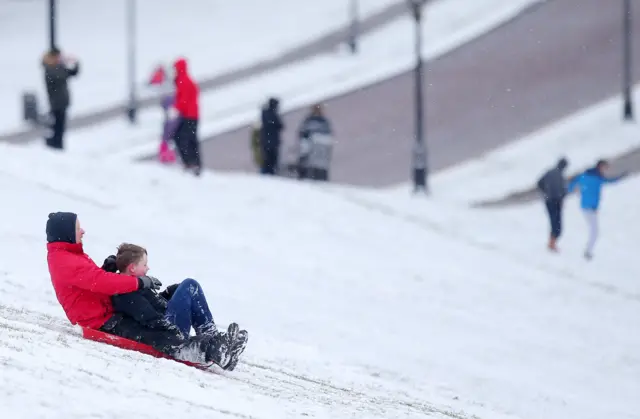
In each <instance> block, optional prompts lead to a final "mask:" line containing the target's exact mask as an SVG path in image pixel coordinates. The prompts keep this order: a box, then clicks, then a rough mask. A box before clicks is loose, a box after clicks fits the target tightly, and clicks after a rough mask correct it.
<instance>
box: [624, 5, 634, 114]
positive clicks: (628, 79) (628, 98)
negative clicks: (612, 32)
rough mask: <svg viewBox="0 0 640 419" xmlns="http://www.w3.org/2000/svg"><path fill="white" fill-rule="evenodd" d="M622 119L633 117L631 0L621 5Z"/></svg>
mask: <svg viewBox="0 0 640 419" xmlns="http://www.w3.org/2000/svg"><path fill="white" fill-rule="evenodd" d="M623 13H624V16H623V19H622V21H623V24H622V30H623V39H624V41H623V66H624V69H623V96H624V105H623V119H624V120H625V121H632V120H633V119H634V118H633V98H632V94H633V93H632V90H633V53H632V45H631V43H632V38H633V34H632V31H633V23H632V11H631V0H624V7H623Z"/></svg>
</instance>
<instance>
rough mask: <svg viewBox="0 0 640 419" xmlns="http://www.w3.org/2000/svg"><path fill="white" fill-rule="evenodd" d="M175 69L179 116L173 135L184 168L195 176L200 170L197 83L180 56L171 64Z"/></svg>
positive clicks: (177, 111) (175, 107) (176, 101)
mask: <svg viewBox="0 0 640 419" xmlns="http://www.w3.org/2000/svg"><path fill="white" fill-rule="evenodd" d="M173 67H174V69H175V74H176V76H175V80H174V82H175V87H176V99H175V104H174V109H175V113H177V115H178V116H179V118H180V122H179V124H178V128H177V129H176V133H175V135H174V138H175V142H176V146H177V147H178V150H179V151H180V157H181V158H182V162H183V164H184V167H185V169H187V170H192V171H193V173H194V174H195V175H196V176H199V175H200V172H201V170H202V161H201V158H200V143H199V141H198V120H199V118H200V109H199V94H200V91H199V89H198V85H197V84H196V83H195V82H194V81H193V79H192V78H191V76H190V75H189V72H188V69H187V60H185V59H184V58H180V59H178V60H176V62H175V63H174V65H173Z"/></svg>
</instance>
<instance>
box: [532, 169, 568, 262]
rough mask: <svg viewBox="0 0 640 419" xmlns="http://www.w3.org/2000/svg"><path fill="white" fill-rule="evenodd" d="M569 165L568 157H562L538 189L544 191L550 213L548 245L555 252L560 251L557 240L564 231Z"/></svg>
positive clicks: (544, 176) (541, 180)
mask: <svg viewBox="0 0 640 419" xmlns="http://www.w3.org/2000/svg"><path fill="white" fill-rule="evenodd" d="M568 165H569V162H568V161H567V159H566V158H564V157H563V158H561V159H560V160H559V161H558V163H557V164H556V166H555V167H554V168H552V169H549V170H548V171H547V172H546V173H545V174H544V175H543V176H542V177H541V178H540V179H539V180H538V189H539V190H540V192H542V195H543V197H544V203H545V206H546V207H547V214H548V215H549V223H550V225H551V233H550V234H549V243H548V244H547V247H548V248H549V250H551V251H553V252H557V251H558V247H557V241H558V238H559V237H560V234H561V233H562V203H563V201H564V198H565V196H566V195H567V186H566V182H565V178H564V171H565V169H566V168H567V166H568Z"/></svg>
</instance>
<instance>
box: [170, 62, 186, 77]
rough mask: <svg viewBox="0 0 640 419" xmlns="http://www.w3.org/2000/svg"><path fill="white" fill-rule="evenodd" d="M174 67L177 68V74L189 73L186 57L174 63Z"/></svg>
mask: <svg viewBox="0 0 640 419" xmlns="http://www.w3.org/2000/svg"><path fill="white" fill-rule="evenodd" d="M173 68H174V69H175V70H176V76H183V75H186V74H187V70H188V66H187V60H186V59H184V58H179V59H177V60H176V62H175V63H173Z"/></svg>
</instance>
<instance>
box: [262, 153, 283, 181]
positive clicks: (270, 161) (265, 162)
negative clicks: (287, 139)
mask: <svg viewBox="0 0 640 419" xmlns="http://www.w3.org/2000/svg"><path fill="white" fill-rule="evenodd" d="M279 151H280V150H279V149H277V148H273V149H263V150H262V169H261V170H260V173H262V174H265V175H275V174H276V173H278V154H279Z"/></svg>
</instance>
